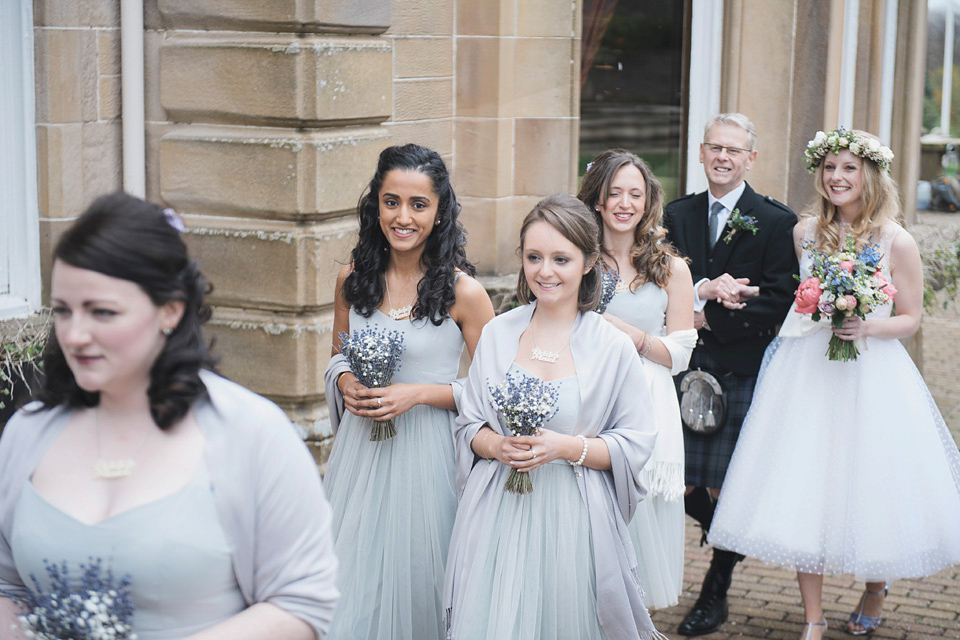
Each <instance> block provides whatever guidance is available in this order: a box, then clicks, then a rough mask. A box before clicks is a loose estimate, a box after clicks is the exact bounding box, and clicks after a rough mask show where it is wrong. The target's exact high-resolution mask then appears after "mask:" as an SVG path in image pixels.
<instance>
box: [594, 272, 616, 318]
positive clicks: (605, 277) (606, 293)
mask: <svg viewBox="0 0 960 640" xmlns="http://www.w3.org/2000/svg"><path fill="white" fill-rule="evenodd" d="M619 283H620V274H619V273H618V272H617V271H607V270H606V269H601V270H600V300H599V301H598V302H597V306H596V307H595V308H594V311H596V312H597V313H603V312H604V311H606V310H607V305H608V304H610V301H611V300H613V296H615V295H617V285H618V284H619Z"/></svg>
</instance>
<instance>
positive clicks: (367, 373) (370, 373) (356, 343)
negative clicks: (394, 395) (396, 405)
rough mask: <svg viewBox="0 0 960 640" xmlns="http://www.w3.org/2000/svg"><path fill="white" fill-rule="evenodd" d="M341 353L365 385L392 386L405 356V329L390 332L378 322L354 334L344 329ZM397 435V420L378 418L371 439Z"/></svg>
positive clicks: (388, 437)
mask: <svg viewBox="0 0 960 640" xmlns="http://www.w3.org/2000/svg"><path fill="white" fill-rule="evenodd" d="M338 337H339V339H340V353H341V354H343V357H344V358H346V359H347V364H348V365H350V371H351V372H352V373H353V375H355V376H357V380H359V381H360V384H362V385H363V386H365V387H368V388H370V389H379V388H382V387H387V386H389V385H390V381H391V380H392V379H393V374H395V373H396V372H397V371H398V370H399V369H400V356H402V355H403V332H401V331H387V330H385V329H382V328H380V327H378V326H376V325H367V326H366V327H364V328H362V329H358V330H356V331H354V332H353V333H351V334H348V333H347V332H346V331H341V332H340V335H339V336H338ZM395 435H397V428H396V427H395V426H393V420H374V421H373V427H372V429H371V430H370V439H371V440H373V441H374V442H378V441H381V440H389V439H390V438H392V437H393V436H395Z"/></svg>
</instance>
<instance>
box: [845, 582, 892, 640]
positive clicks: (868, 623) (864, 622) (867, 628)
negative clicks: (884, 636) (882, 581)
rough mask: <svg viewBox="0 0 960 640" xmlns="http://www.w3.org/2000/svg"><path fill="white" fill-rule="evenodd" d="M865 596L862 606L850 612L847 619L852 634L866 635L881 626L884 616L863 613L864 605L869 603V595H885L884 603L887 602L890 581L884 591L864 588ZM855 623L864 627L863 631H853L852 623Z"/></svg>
mask: <svg viewBox="0 0 960 640" xmlns="http://www.w3.org/2000/svg"><path fill="white" fill-rule="evenodd" d="M863 591H864V593H863V597H861V598H860V606H859V607H858V608H857V610H856V611H854V612H853V613H851V614H850V619H849V620H848V621H847V628H846V631H847V633H849V634H850V635H852V636H865V635H869V634H871V633H873V632H874V631H876V630H877V629H878V628H879V627H880V623H881V622H883V616H882V615H879V616H868V615H864V613H863V606H864V605H865V604H866V603H867V596H868V595H871V596H883V604H886V603H887V593H889V591H890V583H889V582H888V583H887V585H886V586H885V587H884V588H883V591H870V589H864V590H863ZM851 624H855V625H859V626H861V627H863V631H851V630H850V625H851Z"/></svg>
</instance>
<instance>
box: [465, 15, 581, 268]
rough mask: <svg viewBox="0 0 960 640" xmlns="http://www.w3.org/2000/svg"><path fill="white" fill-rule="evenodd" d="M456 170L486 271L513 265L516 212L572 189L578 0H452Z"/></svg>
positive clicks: (474, 246)
mask: <svg viewBox="0 0 960 640" xmlns="http://www.w3.org/2000/svg"><path fill="white" fill-rule="evenodd" d="M456 7H457V22H456V112H455V113H456V115H455V120H454V122H455V138H454V140H455V150H454V159H455V172H454V176H455V179H456V187H457V192H458V195H459V196H460V197H461V199H462V201H463V210H464V222H465V225H466V226H467V230H468V232H469V233H470V235H469V246H468V249H469V255H470V257H471V259H472V260H474V261H475V262H476V264H477V266H478V268H479V269H480V270H481V272H482V273H484V274H488V275H492V274H503V273H510V272H515V271H516V269H517V266H518V261H517V258H516V253H515V251H516V246H517V234H518V230H519V225H520V221H521V220H522V219H523V217H524V216H525V215H526V214H527V212H528V211H529V210H530V208H531V207H532V206H533V205H534V204H536V202H537V201H538V200H540V199H541V198H542V197H543V196H545V195H547V194H549V193H552V192H556V191H567V192H570V193H575V192H576V189H577V176H576V164H577V163H576V160H577V149H578V147H579V114H580V102H579V96H580V90H579V64H578V63H579V60H580V50H579V49H580V20H581V17H580V14H581V10H582V9H581V6H580V2H573V3H571V2H560V1H558V0H457V3H456Z"/></svg>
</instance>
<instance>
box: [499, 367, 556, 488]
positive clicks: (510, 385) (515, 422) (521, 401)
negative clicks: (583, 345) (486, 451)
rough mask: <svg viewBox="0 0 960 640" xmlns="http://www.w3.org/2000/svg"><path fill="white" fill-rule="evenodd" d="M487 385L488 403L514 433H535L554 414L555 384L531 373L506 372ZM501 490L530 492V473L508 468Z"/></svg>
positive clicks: (516, 434)
mask: <svg viewBox="0 0 960 640" xmlns="http://www.w3.org/2000/svg"><path fill="white" fill-rule="evenodd" d="M488 382H489V381H488ZM487 388H488V389H489V390H490V406H491V407H493V408H494V409H496V410H497V411H499V412H500V415H501V416H502V417H503V421H504V422H505V423H506V425H507V428H508V429H510V432H511V433H512V434H513V435H515V436H532V435H535V434H536V433H537V432H538V431H539V430H540V427H542V426H543V424H544V423H545V422H546V421H547V420H549V419H550V418H552V417H553V416H554V414H556V413H557V399H558V394H557V388H556V386H554V385H552V384H550V383H548V382H544V381H543V380H541V379H540V378H537V377H535V376H528V375H526V374H523V373H520V374H511V373H508V374H507V376H506V378H504V380H503V381H502V382H501V383H500V384H498V385H497V386H495V387H494V386H490V385H489V384H488V385H487ZM504 489H505V490H506V491H509V492H511V493H520V494H524V493H530V492H531V491H533V482H531V480H530V474H529V473H521V472H519V471H517V470H516V469H511V470H510V476H509V477H508V478H507V482H506V484H505V485H504Z"/></svg>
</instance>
